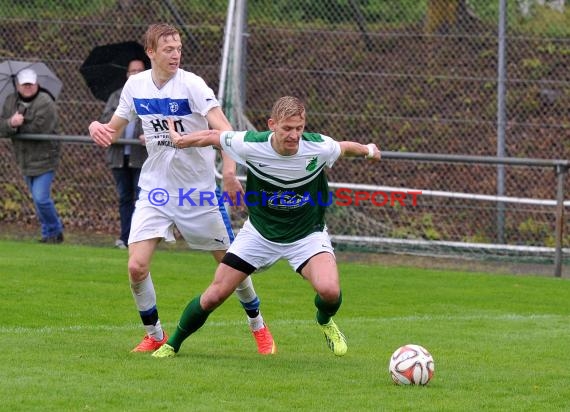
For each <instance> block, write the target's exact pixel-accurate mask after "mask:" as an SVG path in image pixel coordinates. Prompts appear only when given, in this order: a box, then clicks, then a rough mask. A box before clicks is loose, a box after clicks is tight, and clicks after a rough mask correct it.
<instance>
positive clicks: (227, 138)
mask: <svg viewBox="0 0 570 412" xmlns="http://www.w3.org/2000/svg"><path fill="white" fill-rule="evenodd" d="M234 135H235V133H234V132H226V133H225V135H224V141H225V142H226V146H228V147H231V145H232V139H233V137H234Z"/></svg>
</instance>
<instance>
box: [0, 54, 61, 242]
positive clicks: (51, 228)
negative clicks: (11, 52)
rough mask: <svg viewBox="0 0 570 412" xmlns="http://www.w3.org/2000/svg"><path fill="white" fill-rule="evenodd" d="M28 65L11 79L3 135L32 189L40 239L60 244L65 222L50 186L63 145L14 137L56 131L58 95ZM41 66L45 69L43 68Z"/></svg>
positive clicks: (0, 126) (1, 120)
mask: <svg viewBox="0 0 570 412" xmlns="http://www.w3.org/2000/svg"><path fill="white" fill-rule="evenodd" d="M3 65H4V66H6V67H8V64H4V63H3ZM0 66H1V67H2V68H3V67H4V66H2V65H0ZM28 66H29V67H26V68H24V69H22V70H20V71H19V72H18V73H17V75H16V76H15V77H16V79H15V81H14V80H12V81H13V82H14V83H15V92H13V93H11V94H9V95H8V96H7V97H6V99H5V101H4V102H3V105H2V115H1V117H0V137H12V146H13V149H14V154H15V156H16V161H17V163H18V165H19V167H20V169H21V170H22V174H23V175H24V179H25V181H26V184H27V185H28V188H29V190H30V192H31V195H32V199H33V202H34V206H35V209H36V213H37V216H38V219H39V221H40V224H41V234H42V237H41V239H40V242H42V243H49V244H55V243H61V242H63V224H62V221H61V219H60V217H59V215H58V213H57V211H56V209H55V204H54V201H53V199H52V198H51V185H52V182H53V179H54V176H55V171H56V169H57V166H58V163H59V157H60V144H59V142H58V141H53V140H27V139H26V140H24V139H17V138H14V136H15V135H16V134H18V133H22V134H25V133H29V134H56V133H57V127H58V114H57V107H56V103H55V100H54V97H55V96H54V95H52V93H50V92H48V91H47V90H46V89H42V88H41V87H40V86H41V85H40V84H39V79H38V77H39V76H38V73H37V72H36V71H35V70H34V68H33V66H32V65H28ZM16 67H18V66H16ZM19 67H22V66H19ZM44 67H45V65H44ZM40 69H42V70H43V68H42V67H40ZM42 73H43V72H42ZM52 75H53V74H52ZM53 77H55V76H53ZM54 83H57V82H54ZM4 86H6V84H5V85H4ZM6 87H9V86H6ZM3 90H6V88H4V89H3ZM52 90H53V89H52ZM59 90H61V82H59V88H58V89H57V90H54V92H55V94H57V93H59Z"/></svg>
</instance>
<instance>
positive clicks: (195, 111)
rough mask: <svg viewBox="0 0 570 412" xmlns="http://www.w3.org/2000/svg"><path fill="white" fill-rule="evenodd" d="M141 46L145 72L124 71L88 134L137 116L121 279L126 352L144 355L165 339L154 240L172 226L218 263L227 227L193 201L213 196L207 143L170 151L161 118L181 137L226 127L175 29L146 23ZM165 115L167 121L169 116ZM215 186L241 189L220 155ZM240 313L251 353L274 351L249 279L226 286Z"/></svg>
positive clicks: (169, 237)
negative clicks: (135, 318) (133, 313)
mask: <svg viewBox="0 0 570 412" xmlns="http://www.w3.org/2000/svg"><path fill="white" fill-rule="evenodd" d="M145 50H146V53H147V55H148V57H149V58H150V61H151V69H150V70H147V71H144V72H141V73H139V74H136V75H133V76H130V77H129V79H128V80H127V82H126V84H125V86H124V87H123V91H122V93H121V99H120V102H119V106H118V107H117V110H116V111H115V113H114V115H113V117H112V118H111V120H110V121H109V123H106V124H101V123H100V122H98V121H94V122H92V123H91V124H90V125H89V134H90V135H91V137H92V139H93V140H94V141H95V142H96V143H97V144H98V145H100V146H103V147H107V146H109V145H110V144H111V143H113V142H114V141H116V139H118V137H119V136H120V134H121V131H122V130H123V129H124V128H125V126H126V125H127V124H128V123H129V122H130V121H132V120H134V119H135V118H136V116H138V117H140V118H141V120H142V125H143V131H144V136H145V144H146V148H147V150H148V159H147V160H146V161H145V163H144V165H143V167H142V170H141V175H140V179H139V186H140V195H139V199H138V200H137V203H136V207H135V212H134V214H133V218H132V224H131V232H130V235H129V246H128V248H129V263H128V271H129V281H130V286H131V291H132V294H133V297H134V299H135V303H136V306H137V309H138V311H139V314H140V317H141V320H142V322H143V325H144V327H145V330H146V335H145V337H144V339H143V340H142V342H141V343H140V344H138V345H137V346H136V347H135V348H134V349H133V352H152V351H155V350H156V349H158V348H159V347H160V346H161V345H162V344H164V343H165V342H166V341H167V339H168V336H167V335H166V333H165V332H164V331H163V329H162V325H161V322H160V318H159V316H158V310H157V305H156V293H155V289H154V284H153V281H152V278H151V275H150V272H149V268H150V263H151V259H152V255H153V253H154V251H155V249H156V246H157V245H158V243H159V242H160V241H161V240H162V239H165V240H166V241H174V240H175V238H174V232H173V230H174V226H176V227H177V228H178V230H179V231H180V233H181V235H182V236H183V237H184V239H185V240H186V242H187V243H188V245H189V246H190V247H191V248H194V249H201V250H209V251H211V253H212V254H213V256H214V258H215V259H216V260H217V261H218V262H220V261H221V259H222V257H223V256H224V254H225V253H226V250H227V248H228V247H229V245H230V243H231V241H233V232H232V230H231V227H230V224H229V218H228V215H227V213H226V210H225V208H224V207H223V205H222V206H217V205H216V206H212V205H210V204H209V203H207V202H202V201H201V199H199V198H196V194H198V193H201V192H208V193H218V194H219V191H217V188H216V181H215V151H214V150H213V149H212V148H185V149H182V148H178V147H175V146H174V145H173V143H172V141H171V139H170V136H169V134H168V125H167V120H166V119H167V118H168V119H171V122H172V127H175V128H176V130H177V131H178V132H180V133H181V134H184V133H189V132H191V131H197V130H204V129H208V127H212V128H215V129H220V130H231V129H232V127H231V125H230V123H229V122H228V120H227V118H226V117H225V115H224V113H223V112H222V110H221V108H220V105H219V103H218V100H217V99H216V97H215V95H214V92H213V91H212V89H210V88H209V87H208V86H207V85H206V83H205V82H204V80H203V79H202V78H201V77H199V76H197V75H195V74H193V73H190V72H187V71H185V70H182V69H180V67H179V66H180V58H181V51H182V43H181V41H180V34H179V32H178V30H177V29H176V28H175V27H173V26H171V25H168V24H153V25H150V26H149V28H148V30H147V32H146V34H145ZM172 119H173V120H172ZM223 163H224V164H223V184H224V190H225V191H226V193H228V195H229V197H230V199H236V196H238V195H240V194H241V193H243V189H242V187H241V184H240V183H239V181H238V180H237V178H236V176H235V162H234V161H233V160H232V159H231V158H229V157H228V156H223ZM234 289H235V291H236V295H237V297H238V299H239V300H240V302H241V304H242V306H243V308H244V309H245V311H246V313H247V316H248V323H249V325H250V328H251V330H252V332H253V336H254V338H255V341H256V343H257V349H258V352H259V353H261V354H272V353H275V352H276V346H275V343H274V341H273V337H272V336H271V333H270V331H269V329H268V328H267V326H266V325H265V322H264V320H263V317H262V316H261V313H260V311H259V298H258V297H257V294H256V293H255V290H254V288H253V284H252V283H251V280H250V279H244V282H239V283H237V284H236V287H235V288H234Z"/></svg>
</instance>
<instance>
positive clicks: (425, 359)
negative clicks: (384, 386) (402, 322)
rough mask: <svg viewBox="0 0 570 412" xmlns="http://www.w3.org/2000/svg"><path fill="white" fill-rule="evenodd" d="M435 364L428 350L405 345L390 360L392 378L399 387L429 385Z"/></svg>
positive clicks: (389, 368) (418, 346)
mask: <svg viewBox="0 0 570 412" xmlns="http://www.w3.org/2000/svg"><path fill="white" fill-rule="evenodd" d="M434 369H435V364H434V362H433V357H432V356H431V354H430V353H429V352H428V351H427V349H426V348H424V347H423V346H420V345H414V344H408V345H404V346H402V347H400V348H398V349H396V351H395V352H394V353H393V354H392V357H391V358H390V366H389V367H388V370H389V371H390V376H392V380H393V381H394V382H395V383H396V384H398V385H427V383H428V382H429V381H430V380H431V378H432V377H433V372H434Z"/></svg>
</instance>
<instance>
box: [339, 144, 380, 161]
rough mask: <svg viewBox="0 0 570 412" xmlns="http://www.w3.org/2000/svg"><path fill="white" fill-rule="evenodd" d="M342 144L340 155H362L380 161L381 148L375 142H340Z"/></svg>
mask: <svg viewBox="0 0 570 412" xmlns="http://www.w3.org/2000/svg"><path fill="white" fill-rule="evenodd" d="M339 144H340V155H341V156H343V157H359V156H362V157H364V158H365V159H370V160H373V161H380V157H381V153H380V149H378V147H377V146H376V144H375V143H368V144H360V143H357V142H350V141H345V142H339Z"/></svg>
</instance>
